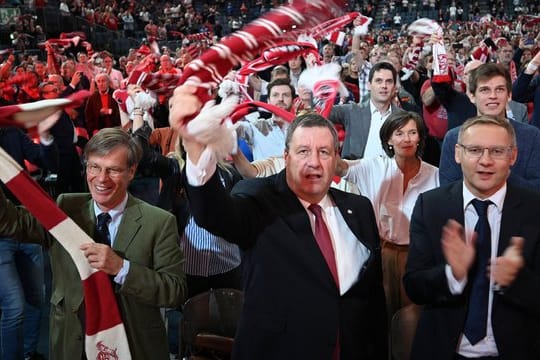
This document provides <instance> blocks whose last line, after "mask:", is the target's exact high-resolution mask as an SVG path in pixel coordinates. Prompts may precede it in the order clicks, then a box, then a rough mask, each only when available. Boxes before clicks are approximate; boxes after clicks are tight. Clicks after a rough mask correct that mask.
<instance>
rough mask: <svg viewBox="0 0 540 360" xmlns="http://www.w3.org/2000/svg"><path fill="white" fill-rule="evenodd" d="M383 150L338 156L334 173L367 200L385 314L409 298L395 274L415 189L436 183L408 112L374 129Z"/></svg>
mask: <svg viewBox="0 0 540 360" xmlns="http://www.w3.org/2000/svg"><path fill="white" fill-rule="evenodd" d="M379 136H380V138H381V145H382V147H383V149H384V152H385V153H386V155H387V156H378V157H375V158H368V159H365V158H364V159H360V160H353V161H348V160H341V161H340V163H339V165H338V175H341V176H343V177H344V178H345V179H347V180H349V181H350V182H352V183H354V184H356V185H357V186H358V189H359V191H360V193H361V194H362V195H364V196H366V197H367V198H369V199H370V200H371V203H372V204H373V208H374V211H375V217H376V219H377V226H378V228H379V235H380V237H381V243H382V244H381V247H382V261H383V282H384V288H385V293H386V302H387V306H388V317H389V319H391V317H392V315H393V314H394V313H395V312H396V311H397V310H399V309H400V308H401V307H403V306H405V305H408V304H410V303H411V302H410V300H409V299H408V297H407V295H406V294H405V290H404V288H403V285H402V282H401V279H402V277H403V274H404V272H405V263H406V261H407V253H408V247H409V222H410V219H411V215H412V211H413V208H414V204H415V202H416V199H417V197H418V195H419V194H420V193H422V192H424V191H427V190H430V189H433V188H436V187H438V186H439V176H438V169H437V168H436V167H434V166H432V165H430V164H428V163H426V162H424V161H422V159H421V155H422V151H423V149H424V146H425V141H426V136H427V131H426V127H425V126H424V122H423V120H422V119H421V118H420V116H419V115H418V114H416V113H414V112H407V111H397V112H394V113H392V114H391V115H390V116H389V117H388V118H387V119H386V121H385V122H384V123H383V125H382V127H381V130H380V132H379Z"/></svg>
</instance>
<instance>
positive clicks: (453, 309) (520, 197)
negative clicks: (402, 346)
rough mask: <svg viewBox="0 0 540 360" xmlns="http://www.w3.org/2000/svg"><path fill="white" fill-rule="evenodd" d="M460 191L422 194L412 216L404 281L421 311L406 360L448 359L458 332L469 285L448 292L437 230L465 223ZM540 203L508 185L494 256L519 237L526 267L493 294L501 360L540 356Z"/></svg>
mask: <svg viewBox="0 0 540 360" xmlns="http://www.w3.org/2000/svg"><path fill="white" fill-rule="evenodd" d="M462 191H463V183H462V182H455V183H452V184H449V185H446V186H443V187H441V188H438V189H435V190H431V191H428V192H425V193H423V194H422V195H420V196H419V197H418V200H417V202H416V205H415V208H414V211H413V215H412V219H411V227H410V233H411V243H410V246H409V256H408V259H407V266H406V272H405V276H404V279H403V282H404V285H405V289H406V291H407V294H408V295H409V297H410V299H411V300H412V301H414V302H415V303H417V304H424V305H425V306H424V308H423V310H422V314H421V316H420V320H419V322H418V327H417V330H416V336H415V339H414V342H413V349H412V353H411V359H415V360H416V359H420V360H421V359H426V360H427V359H429V360H431V359H440V360H445V359H448V360H450V359H453V358H454V354H455V351H456V349H457V346H458V341H459V339H460V335H461V333H462V331H463V327H464V324H465V319H466V315H467V306H468V301H469V295H470V290H471V289H470V288H471V283H470V282H469V283H468V284H467V286H466V287H465V289H464V291H463V293H462V294H461V295H452V294H451V293H450V290H449V289H448V282H447V278H446V275H445V271H444V267H445V264H446V261H445V258H444V255H443V252H442V248H441V234H442V227H443V226H444V225H445V224H446V222H447V221H448V219H454V220H456V221H458V222H459V223H461V224H464V213H463V192H462ZM539 203H540V194H539V193H537V192H534V191H531V190H527V189H524V188H519V187H516V186H513V185H512V184H508V187H507V193H506V197H505V199H504V208H503V211H502V218H501V227H500V236H499V245H498V249H497V254H498V256H500V255H502V254H503V252H504V250H505V249H506V248H507V247H508V245H509V241H510V238H511V237H512V236H522V237H524V238H525V245H524V249H523V257H524V259H525V266H524V268H523V269H522V270H521V271H520V273H519V274H518V276H517V278H516V279H515V281H514V283H513V284H512V285H511V286H509V287H508V288H506V289H504V290H503V291H499V292H495V293H494V297H493V310H492V315H491V321H492V326H493V334H494V337H495V341H496V344H497V348H498V350H499V355H500V358H501V359H502V360H505V359H508V360H513V359H523V360H527V359H538V358H539V356H540V349H539V347H538V344H539V342H538V339H539V335H538V331H539V323H538V320H539V319H540V226H539V225H538V204H539ZM441 204H444V206H441ZM471 276H472V275H471V274H470V275H469V279H470V278H471Z"/></svg>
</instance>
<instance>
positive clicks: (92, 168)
mask: <svg viewBox="0 0 540 360" xmlns="http://www.w3.org/2000/svg"><path fill="white" fill-rule="evenodd" d="M102 170H103V168H102V167H101V166H99V165H97V164H86V172H87V173H88V174H90V175H92V176H98V175H100V174H101V171H102ZM104 170H105V174H107V176H108V177H110V178H117V177H119V176H120V175H122V174H123V173H124V171H126V169H122V168H118V167H111V168H105V169H104Z"/></svg>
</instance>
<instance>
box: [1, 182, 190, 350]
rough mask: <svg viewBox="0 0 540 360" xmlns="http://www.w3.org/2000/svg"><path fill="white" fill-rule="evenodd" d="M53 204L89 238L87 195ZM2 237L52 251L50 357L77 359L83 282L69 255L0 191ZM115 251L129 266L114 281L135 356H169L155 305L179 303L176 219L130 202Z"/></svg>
mask: <svg viewBox="0 0 540 360" xmlns="http://www.w3.org/2000/svg"><path fill="white" fill-rule="evenodd" d="M58 205H59V206H60V208H61V209H62V210H63V211H64V212H65V213H66V214H68V215H69V216H70V217H71V218H72V219H73V221H74V222H75V223H76V224H77V225H78V226H79V227H80V228H81V229H82V230H83V231H84V232H86V233H87V234H88V235H90V236H93V234H94V229H95V223H96V219H95V215H94V210H93V202H92V200H91V197H90V195H89V194H63V195H60V197H59V198H58ZM0 235H9V236H12V237H15V238H16V239H17V240H20V241H25V242H35V243H40V244H42V245H44V246H46V247H49V253H50V256H51V268H52V274H53V287H52V294H51V313H50V328H51V331H50V339H49V342H50V356H49V358H50V359H53V360H66V359H80V358H81V354H82V351H83V348H84V329H83V328H82V324H81V320H80V318H79V316H80V314H82V313H84V311H83V289H82V283H81V279H80V276H79V273H78V272H77V269H76V267H75V264H74V263H73V260H72V259H71V257H70V256H69V254H68V253H67V251H66V250H65V249H64V248H63V247H62V246H61V244H60V243H59V242H57V241H56V240H54V238H53V237H52V236H49V235H48V234H46V233H45V230H44V229H43V228H42V227H41V226H40V225H39V224H38V223H37V222H36V220H35V219H34V218H33V217H32V216H31V215H30V214H29V213H28V212H27V211H26V209H24V208H22V207H17V208H14V207H13V205H12V204H11V203H7V202H6V201H5V198H4V196H3V193H2V192H0ZM113 248H114V250H115V251H116V253H117V254H119V255H120V256H121V257H123V258H125V259H128V260H129V261H130V269H129V273H128V275H127V277H126V280H125V282H124V284H123V285H121V286H120V285H118V284H115V293H116V299H117V303H118V306H119V308H120V312H121V315H122V319H123V321H124V327H125V328H126V333H127V337H128V342H129V346H130V349H131V357H132V359H134V360H135V359H138V360H148V359H159V360H166V359H169V348H168V342H167V335H166V332H165V325H164V323H163V320H162V317H161V313H160V307H176V306H179V305H181V304H182V302H183V301H184V295H185V294H186V287H185V277H184V273H183V270H182V266H183V262H184V259H183V256H182V252H181V250H180V246H179V242H178V231H177V229H176V221H175V219H174V216H172V215H171V214H169V213H167V212H166V211H164V210H162V209H159V208H156V207H153V206H150V205H148V204H146V203H144V202H142V201H141V200H138V199H136V198H134V197H132V196H130V197H129V199H128V203H127V205H126V209H125V210H124V215H123V218H122V222H121V223H120V225H119V227H118V233H117V234H116V238H115V241H114V246H113Z"/></svg>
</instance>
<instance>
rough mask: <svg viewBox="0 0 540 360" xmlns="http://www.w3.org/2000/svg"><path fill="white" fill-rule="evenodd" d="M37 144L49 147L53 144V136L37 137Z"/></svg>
mask: <svg viewBox="0 0 540 360" xmlns="http://www.w3.org/2000/svg"><path fill="white" fill-rule="evenodd" d="M39 142H40V143H41V144H42V145H45V146H50V145H52V143H53V142H54V136H52V135H50V136H49V137H48V138H44V137H43V136H40V137H39Z"/></svg>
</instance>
